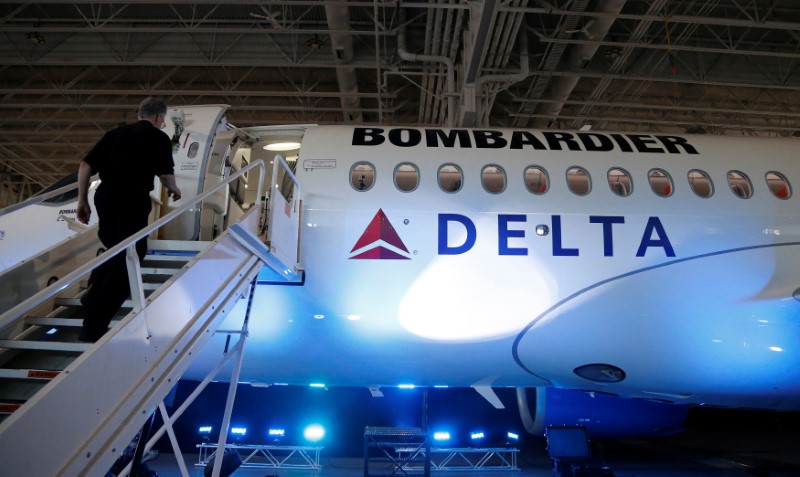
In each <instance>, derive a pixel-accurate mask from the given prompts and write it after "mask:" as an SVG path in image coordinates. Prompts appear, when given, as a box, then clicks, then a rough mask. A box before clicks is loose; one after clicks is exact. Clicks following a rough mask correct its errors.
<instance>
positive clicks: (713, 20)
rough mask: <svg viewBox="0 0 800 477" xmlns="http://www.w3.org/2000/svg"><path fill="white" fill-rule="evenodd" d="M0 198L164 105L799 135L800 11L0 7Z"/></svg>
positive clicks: (338, 4)
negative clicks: (160, 101)
mask: <svg viewBox="0 0 800 477" xmlns="http://www.w3.org/2000/svg"><path fill="white" fill-rule="evenodd" d="M0 39H2V40H1V41H0V98H2V99H0V206H3V205H7V204H9V203H13V202H17V201H19V200H21V199H24V198H26V197H28V196H29V195H31V194H33V193H35V192H37V191H39V190H40V189H41V188H43V187H45V186H47V185H49V184H51V183H53V182H54V181H56V180H58V179H60V178H62V177H63V176H65V175H66V174H68V173H70V172H73V171H75V170H76V168H77V164H78V162H79V161H80V160H81V158H82V157H83V155H84V154H85V153H86V152H87V150H88V149H89V148H90V147H91V145H92V144H93V143H94V142H95V141H96V140H97V139H98V138H99V137H100V136H101V135H102V133H103V132H104V131H106V130H108V129H110V128H112V127H113V126H114V125H116V124H117V123H119V122H123V121H128V122H129V121H134V120H135V119H136V117H135V116H136V114H135V110H136V106H137V105H138V103H139V102H140V101H141V100H142V99H143V98H144V97H145V96H147V95H151V94H152V95H158V96H161V97H162V98H164V99H165V100H166V101H167V103H168V104H169V105H171V106H178V105H188V104H211V103H225V104H229V105H230V106H231V108H230V111H229V113H228V120H229V121H230V122H231V123H233V124H235V125H236V126H254V125H268V124H286V123H320V124H332V123H359V124H392V125H415V126H417V125H437V126H454V127H461V126H477V127H496V128H499V127H514V128H560V129H574V128H580V127H584V126H591V128H592V129H593V130H622V131H645V132H647V131H669V132H689V133H709V134H727V135H768V136H788V135H795V133H796V131H798V130H800V96H798V91H800V71H798V69H799V68H798V67H800V62H799V60H800V4H798V2H797V1H795V0H712V1H692V0H684V1H680V0H669V1H667V0H653V1H641V0H628V1H624V0H602V1H600V0H486V1H467V0H428V1H391V0H374V1H366V0H341V1H300V0H298V1H253V0H238V1H237V0H231V1H222V0H217V1H202V0H201V1H197V0H195V1H186V0H170V1H139V0H128V1H103V2H100V1H83V2H67V1H55V0H53V1H30V2H17V3H13V2H12V3H3V4H0Z"/></svg>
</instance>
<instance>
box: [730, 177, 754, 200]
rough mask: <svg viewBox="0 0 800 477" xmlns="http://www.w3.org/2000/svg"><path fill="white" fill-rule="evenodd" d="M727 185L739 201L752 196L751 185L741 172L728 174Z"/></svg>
mask: <svg viewBox="0 0 800 477" xmlns="http://www.w3.org/2000/svg"><path fill="white" fill-rule="evenodd" d="M728 185H729V186H731V191H732V192H733V194H734V195H735V196H736V197H738V198H740V199H749V198H750V197H752V196H753V185H752V184H750V178H749V177H747V176H746V175H745V174H744V173H743V172H739V171H730V172H728Z"/></svg>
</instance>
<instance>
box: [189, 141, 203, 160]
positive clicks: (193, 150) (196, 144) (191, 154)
mask: <svg viewBox="0 0 800 477" xmlns="http://www.w3.org/2000/svg"><path fill="white" fill-rule="evenodd" d="M198 149H200V143H199V142H197V141H195V142H193V143H191V144H189V150H188V151H187V152H186V157H188V158H189V159H194V158H195V157H196V156H197V150H198Z"/></svg>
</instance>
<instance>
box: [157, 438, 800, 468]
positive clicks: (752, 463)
mask: <svg viewBox="0 0 800 477" xmlns="http://www.w3.org/2000/svg"><path fill="white" fill-rule="evenodd" d="M595 444H596V445H595V447H596V448H595V449H594V451H595V455H596V456H597V457H598V458H599V459H600V460H601V461H602V462H603V463H604V464H607V465H608V466H610V467H611V468H612V469H613V471H614V475H616V476H617V477H738V476H741V477H752V476H759V477H800V452H798V451H800V430H798V429H787V430H780V431H775V430H770V431H768V432H765V431H752V430H748V431H730V430H719V431H714V430H701V431H694V430H690V431H688V432H686V433H683V434H680V435H676V436H673V437H667V438H660V439H624V440H606V441H598V442H595ZM186 461H187V468H189V472H190V475H193V476H201V475H202V469H198V468H196V467H194V464H195V463H196V462H197V456H196V455H189V456H186ZM149 465H150V467H151V468H152V469H154V470H156V471H157V472H158V475H159V477H179V476H180V471H179V470H178V466H177V464H176V463H175V459H174V458H173V456H172V455H161V456H160V457H159V458H158V459H156V460H154V461H152V462H150V463H149ZM322 465H323V468H322V470H321V471H317V472H314V471H304V470H288V469H239V470H238V471H236V472H235V473H234V475H235V476H242V477H256V476H258V477H273V476H277V477H311V476H314V477H353V476H360V475H363V473H364V464H363V460H362V459H359V458H335V457H328V456H325V455H324V452H323V455H322ZM518 465H519V467H520V469H521V470H520V471H519V472H513V471H512V472H508V471H502V472H497V471H495V472H490V471H482V472H469V471H459V472H455V474H456V475H459V476H464V477H473V476H479V475H480V476H486V475H490V476H502V475H512V476H520V477H534V476H535V477H540V476H541V477H545V476H552V471H551V464H550V459H549V458H548V455H547V451H546V449H545V442H544V439H532V440H530V442H528V443H527V444H526V445H525V446H524V447H522V448H521V452H520V453H519V458H518ZM448 473H449V472H442V471H440V472H434V473H433V474H434V475H442V474H448Z"/></svg>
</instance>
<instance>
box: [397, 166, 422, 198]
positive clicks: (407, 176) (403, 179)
mask: <svg viewBox="0 0 800 477" xmlns="http://www.w3.org/2000/svg"><path fill="white" fill-rule="evenodd" d="M394 185H395V186H396V187H397V188H398V189H399V190H401V191H403V192H411V191H412V190H414V189H416V188H417V186H418V185H419V169H417V166H415V165H414V164H411V163H410V162H403V163H401V164H398V165H397V167H395V168H394Z"/></svg>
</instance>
